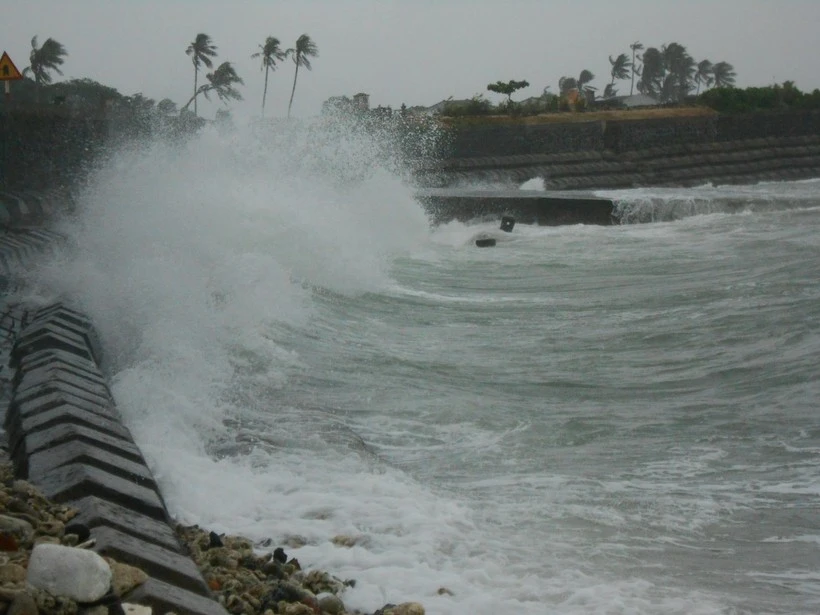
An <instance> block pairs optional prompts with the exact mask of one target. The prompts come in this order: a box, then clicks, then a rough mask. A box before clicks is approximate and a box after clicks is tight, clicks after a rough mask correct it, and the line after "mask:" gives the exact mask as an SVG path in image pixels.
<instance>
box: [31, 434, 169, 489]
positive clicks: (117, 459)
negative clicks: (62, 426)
mask: <svg viewBox="0 0 820 615" xmlns="http://www.w3.org/2000/svg"><path fill="white" fill-rule="evenodd" d="M72 463H84V464H86V465H89V466H93V467H95V468H99V469H100V470H105V471H106V472H110V473H111V474H115V475H116V476H120V477H122V478H125V479H127V480H130V481H132V482H134V483H135V484H137V485H140V486H141V487H146V488H148V489H153V490H154V491H156V490H157V484H156V482H154V477H153V476H152V475H151V471H150V470H149V469H148V468H147V467H146V465H145V464H144V463H140V462H135V461H131V460H130V459H125V458H124V457H122V456H120V455H116V454H114V453H110V452H108V451H105V450H102V449H100V448H97V447H96V446H93V445H91V444H88V443H87V442H82V441H69V442H64V443H63V444H59V445H57V446H54V447H52V448H49V449H46V450H41V451H38V452H36V453H33V454H31V455H29V456H28V459H27V465H28V472H27V473H26V478H27V479H28V480H30V481H32V482H37V480H38V479H39V478H40V477H42V476H45V475H47V474H48V473H49V472H51V471H52V470H55V469H57V468H59V467H61V466H65V465H69V464H72Z"/></svg>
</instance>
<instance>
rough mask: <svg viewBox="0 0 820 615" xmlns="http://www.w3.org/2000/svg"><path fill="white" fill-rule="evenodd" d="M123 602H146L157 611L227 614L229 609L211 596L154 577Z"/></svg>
mask: <svg viewBox="0 0 820 615" xmlns="http://www.w3.org/2000/svg"><path fill="white" fill-rule="evenodd" d="M123 602H135V603H137V604H146V605H148V606H150V607H151V608H152V609H154V612H155V613H169V612H170V613H177V614H178V615H227V611H226V610H225V609H224V608H223V607H222V606H221V605H220V604H219V603H218V602H217V601H216V600H214V599H212V598H210V597H206V596H200V595H198V594H195V593H194V592H190V591H186V590H184V589H180V588H178V587H174V586H173V585H170V584H168V583H164V582H162V581H158V580H157V579H152V578H149V579H148V581H146V582H145V583H143V584H142V585H140V586H139V587H137V588H136V589H135V590H133V591H132V592H131V593H129V594H128V595H126V596H124V597H123Z"/></svg>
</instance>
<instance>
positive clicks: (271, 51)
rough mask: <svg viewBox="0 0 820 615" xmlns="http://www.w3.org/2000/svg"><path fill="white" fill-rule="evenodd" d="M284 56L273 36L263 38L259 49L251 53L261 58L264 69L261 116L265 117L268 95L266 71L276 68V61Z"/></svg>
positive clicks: (277, 40) (276, 39) (253, 56)
mask: <svg viewBox="0 0 820 615" xmlns="http://www.w3.org/2000/svg"><path fill="white" fill-rule="evenodd" d="M285 57H286V53H285V51H284V50H283V49H282V46H281V43H280V42H279V39H278V38H276V37H275V36H269V37H267V38H266V39H265V42H264V43H263V44H262V45H259V51H258V52H256V53H254V54H253V55H251V58H254V59H255V58H262V67H261V70H263V71H265V89H264V90H262V117H265V99H266V98H267V96H268V73H269V72H270V71H274V70H276V63H277V62H281V61H282V60H284V59H285Z"/></svg>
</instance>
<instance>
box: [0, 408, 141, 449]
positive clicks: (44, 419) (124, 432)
mask: <svg viewBox="0 0 820 615" xmlns="http://www.w3.org/2000/svg"><path fill="white" fill-rule="evenodd" d="M62 424H71V425H81V426H83V427H89V428H91V429H95V430H96V431H101V432H103V433H106V434H108V435H110V436H113V437H115V438H120V439H122V440H128V441H129V442H131V441H133V438H132V437H131V432H129V431H128V429H127V428H126V427H125V426H124V425H123V424H122V423H120V422H119V421H118V420H116V418H115V417H105V416H101V415H99V414H97V413H95V412H89V411H88V410H83V409H81V408H77V407H76V406H71V405H68V404H63V405H60V406H57V407H56V408H52V409H51V410H47V411H45V412H39V413H37V414H29V415H25V416H24V415H21V414H19V413H15V416H13V417H12V418H11V420H10V421H9V425H8V427H7V429H8V430H9V432H10V433H11V432H12V431H14V430H20V431H22V432H24V433H27V434H33V433H34V432H37V431H41V430H43V429H47V428H49V427H54V426H56V425H62Z"/></svg>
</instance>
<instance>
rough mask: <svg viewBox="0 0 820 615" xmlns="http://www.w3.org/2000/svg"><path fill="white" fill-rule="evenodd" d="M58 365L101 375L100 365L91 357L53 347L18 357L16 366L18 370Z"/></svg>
mask: <svg viewBox="0 0 820 615" xmlns="http://www.w3.org/2000/svg"><path fill="white" fill-rule="evenodd" d="M51 365H59V366H61V367H66V366H70V367H72V368H73V369H74V370H75V371H82V372H83V373H89V374H95V375H98V376H99V377H100V378H102V377H103V373H102V370H101V369H100V366H99V365H97V364H96V363H95V362H94V361H93V360H92V359H89V358H83V357H80V356H78V355H76V354H74V353H71V352H66V351H64V350H58V349H55V348H45V349H43V350H38V351H36V352H32V353H30V354H26V355H24V356H22V357H20V363H19V364H18V366H17V368H18V371H20V372H26V371H33V370H35V369H39V368H42V367H47V366H51ZM22 376H23V374H18V375H16V376H15V378H18V379H19V378H22Z"/></svg>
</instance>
